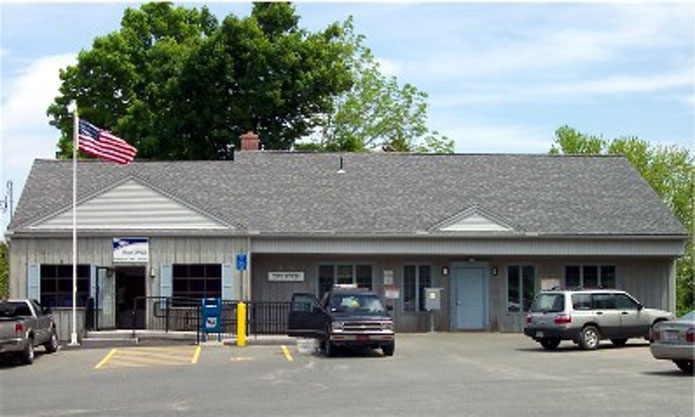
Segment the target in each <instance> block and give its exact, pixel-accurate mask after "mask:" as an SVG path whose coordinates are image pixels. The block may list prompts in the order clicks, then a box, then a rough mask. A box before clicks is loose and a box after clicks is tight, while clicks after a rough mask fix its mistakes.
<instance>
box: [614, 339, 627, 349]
mask: <svg viewBox="0 0 695 417" xmlns="http://www.w3.org/2000/svg"><path fill="white" fill-rule="evenodd" d="M611 342H612V343H613V345H614V346H615V347H622V346H625V344H626V343H627V339H611Z"/></svg>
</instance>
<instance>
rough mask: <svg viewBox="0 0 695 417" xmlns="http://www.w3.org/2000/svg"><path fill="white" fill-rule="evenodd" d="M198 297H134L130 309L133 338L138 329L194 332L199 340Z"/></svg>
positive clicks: (199, 313)
mask: <svg viewBox="0 0 695 417" xmlns="http://www.w3.org/2000/svg"><path fill="white" fill-rule="evenodd" d="M200 309H201V306H200V299H196V298H184V297H136V298H134V299H133V308H132V309H131V329H132V331H133V338H135V336H136V331H137V330H138V329H147V330H163V331H164V332H165V333H168V332H170V331H178V332H181V331H190V332H196V340H200V317H201V312H200Z"/></svg>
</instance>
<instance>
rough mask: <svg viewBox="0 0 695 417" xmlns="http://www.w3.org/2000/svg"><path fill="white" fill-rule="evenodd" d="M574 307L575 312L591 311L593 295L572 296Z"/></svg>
mask: <svg viewBox="0 0 695 417" xmlns="http://www.w3.org/2000/svg"><path fill="white" fill-rule="evenodd" d="M572 307H573V308H574V309H575V310H591V294H572Z"/></svg>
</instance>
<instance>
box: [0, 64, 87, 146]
mask: <svg viewBox="0 0 695 417" xmlns="http://www.w3.org/2000/svg"><path fill="white" fill-rule="evenodd" d="M75 58H76V55H75V54H65V55H52V56H45V57H41V58H38V59H36V60H34V61H32V62H31V63H29V65H28V66H27V67H26V69H25V70H24V71H23V72H22V73H21V74H20V75H19V76H18V77H17V78H16V79H15V80H14V81H12V82H10V86H9V88H8V94H7V95H6V97H7V98H6V100H4V102H3V103H2V110H1V111H2V119H3V128H2V131H3V138H5V136H4V134H5V133H8V132H9V133H11V132H16V131H24V130H26V129H27V128H32V127H35V126H37V125H38V126H45V125H46V124H47V123H48V118H47V116H46V108H47V107H48V106H49V105H50V104H51V102H52V101H53V99H54V98H55V97H56V96H57V95H58V87H59V86H60V78H59V77H58V71H59V69H60V68H65V67H66V66H68V65H71V64H73V63H74V62H75Z"/></svg>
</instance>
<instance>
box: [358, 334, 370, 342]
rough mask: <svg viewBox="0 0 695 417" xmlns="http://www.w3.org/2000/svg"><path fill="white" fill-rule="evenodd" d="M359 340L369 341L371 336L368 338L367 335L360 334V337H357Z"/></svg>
mask: <svg viewBox="0 0 695 417" xmlns="http://www.w3.org/2000/svg"><path fill="white" fill-rule="evenodd" d="M357 340H359V341H363V340H369V336H367V335H366V334H359V335H357Z"/></svg>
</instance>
